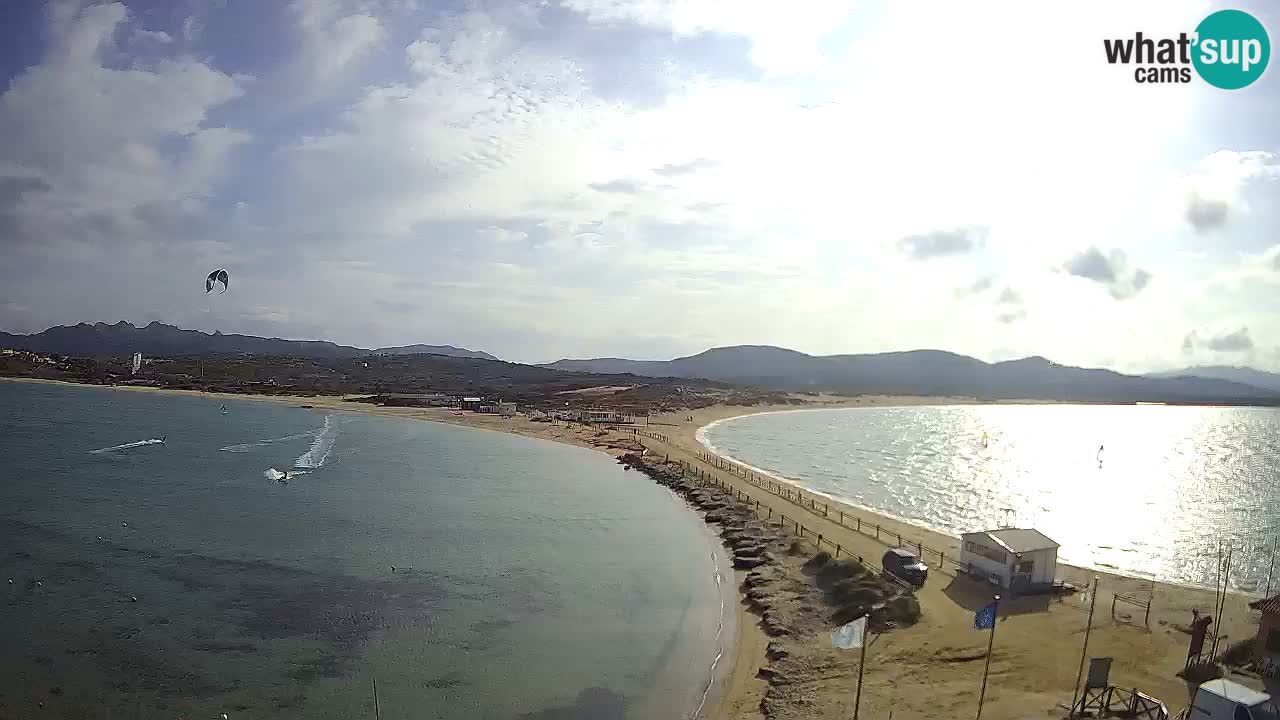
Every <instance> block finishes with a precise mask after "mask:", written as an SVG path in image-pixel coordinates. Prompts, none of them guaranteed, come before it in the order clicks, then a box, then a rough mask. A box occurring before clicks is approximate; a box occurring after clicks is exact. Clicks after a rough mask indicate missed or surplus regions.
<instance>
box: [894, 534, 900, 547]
mask: <svg viewBox="0 0 1280 720" xmlns="http://www.w3.org/2000/svg"><path fill="white" fill-rule="evenodd" d="M894 535H897V536H898V545H899V546H901V545H902V533H894Z"/></svg>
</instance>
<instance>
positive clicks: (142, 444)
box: [89, 438, 164, 455]
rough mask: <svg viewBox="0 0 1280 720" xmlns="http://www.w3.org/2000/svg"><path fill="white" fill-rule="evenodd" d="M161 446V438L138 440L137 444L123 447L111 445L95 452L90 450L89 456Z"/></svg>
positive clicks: (133, 443) (162, 441)
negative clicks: (148, 446)
mask: <svg viewBox="0 0 1280 720" xmlns="http://www.w3.org/2000/svg"><path fill="white" fill-rule="evenodd" d="M162 444H164V440H163V439H162V438H151V439H150V440H139V441H137V442H131V443H125V444H123V445H112V446H111V447H105V448H98V449H97V450H90V451H89V454H90V455H101V454H102V453H110V452H119V451H121V450H132V449H134V448H140V447H146V446H147V445H162Z"/></svg>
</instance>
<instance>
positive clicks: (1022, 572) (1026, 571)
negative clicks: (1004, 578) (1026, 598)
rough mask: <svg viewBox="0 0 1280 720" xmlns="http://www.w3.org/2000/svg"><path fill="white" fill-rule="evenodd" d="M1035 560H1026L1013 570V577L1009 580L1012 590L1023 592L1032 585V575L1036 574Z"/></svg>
mask: <svg viewBox="0 0 1280 720" xmlns="http://www.w3.org/2000/svg"><path fill="white" fill-rule="evenodd" d="M1035 569H1036V564H1035V561H1034V560H1024V561H1021V562H1019V563H1018V564H1017V565H1016V566H1014V568H1013V576H1012V577H1010V578H1009V589H1010V590H1023V589H1025V588H1027V587H1029V586H1030V585H1031V575H1032V573H1033V572H1035Z"/></svg>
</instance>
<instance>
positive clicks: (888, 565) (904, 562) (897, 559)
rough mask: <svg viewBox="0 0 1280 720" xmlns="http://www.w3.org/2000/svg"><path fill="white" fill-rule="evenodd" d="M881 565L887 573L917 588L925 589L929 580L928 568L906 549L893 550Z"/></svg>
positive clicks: (882, 560) (886, 554)
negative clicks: (925, 584)
mask: <svg viewBox="0 0 1280 720" xmlns="http://www.w3.org/2000/svg"><path fill="white" fill-rule="evenodd" d="M880 563H881V566H882V567H883V568H884V571H885V572H887V573H889V574H890V575H892V576H894V577H896V578H898V579H899V580H902V581H904V582H907V583H910V584H911V585H914V586H915V587H923V586H924V583H925V581H926V580H928V579H929V568H928V566H926V565H925V564H924V563H922V562H920V558H918V557H916V554H915V553H913V552H911V551H910V550H908V549H906V548H891V549H890V550H889V551H888V552H886V553H885V554H884V557H883V558H881V560H880Z"/></svg>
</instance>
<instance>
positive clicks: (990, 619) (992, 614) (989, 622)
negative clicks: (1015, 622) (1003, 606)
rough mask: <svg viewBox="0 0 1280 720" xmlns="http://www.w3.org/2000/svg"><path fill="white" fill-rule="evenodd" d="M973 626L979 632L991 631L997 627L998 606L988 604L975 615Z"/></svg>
mask: <svg viewBox="0 0 1280 720" xmlns="http://www.w3.org/2000/svg"><path fill="white" fill-rule="evenodd" d="M973 626H974V627H975V628H977V629H979V630H990V629H991V628H993V627H995V626H996V604H995V603H988V604H987V606H986V607H984V608H982V609H981V610H979V611H978V612H976V613H974V614H973Z"/></svg>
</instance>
